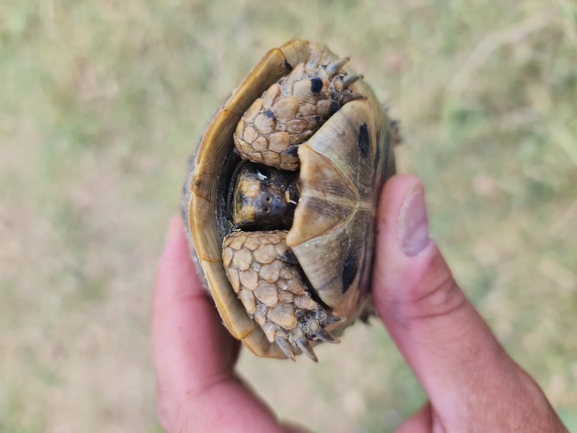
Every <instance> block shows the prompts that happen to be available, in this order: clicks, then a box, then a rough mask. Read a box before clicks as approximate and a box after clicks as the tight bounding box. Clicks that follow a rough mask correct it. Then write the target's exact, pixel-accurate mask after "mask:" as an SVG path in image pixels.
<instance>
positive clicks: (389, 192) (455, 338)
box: [373, 175, 518, 412]
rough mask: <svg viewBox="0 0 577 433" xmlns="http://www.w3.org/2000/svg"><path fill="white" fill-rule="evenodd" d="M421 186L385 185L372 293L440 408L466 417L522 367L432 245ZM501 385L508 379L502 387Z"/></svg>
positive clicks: (394, 181)
mask: <svg viewBox="0 0 577 433" xmlns="http://www.w3.org/2000/svg"><path fill="white" fill-rule="evenodd" d="M423 194H424V193H423V186H422V184H421V182H420V181H419V180H418V179H417V178H415V177H413V176H408V175H399V176H394V177H393V178H391V179H390V180H389V182H387V184H386V185H385V188H384V190H383V192H382V195H381V199H380V204H379V216H378V223H377V224H378V238H377V249H376V261H375V272H374V286H373V293H374V298H375V304H376V307H377V310H378V312H379V315H380V317H382V319H383V322H384V323H385V325H386V327H387V328H388V329H389V332H390V333H391V336H392V338H393V339H394V340H395V342H396V344H397V346H398V348H399V349H400V351H401V352H402V354H403V356H404V357H405V359H406V360H407V362H408V363H409V365H410V366H411V368H412V369H413V370H414V372H415V374H416V375H417V377H418V378H419V380H420V382H421V384H422V385H423V387H424V389H425V391H426V392H427V394H428V396H429V398H430V399H431V402H432V403H433V406H434V407H435V409H436V410H440V411H441V412H443V410H446V411H452V410H455V408H458V409H459V410H461V409H462V410H463V411H466V410H468V408H467V404H466V402H467V401H470V400H471V399H472V398H475V396H476V395H480V394H483V395H484V396H486V395H487V393H486V391H487V388H488V387H497V388H500V389H501V388H502V387H503V386H505V385H504V384H505V383H510V381H509V378H510V376H511V375H514V374H516V372H517V371H518V368H517V366H516V365H515V364H514V363H513V362H512V361H511V360H510V358H509V357H508V356H507V355H506V354H505V352H504V351H503V350H502V349H501V347H500V345H499V344H498V343H497V341H496V340H495V338H494V337H493V335H492V334H491V332H490V330H489V328H488V327H487V325H486V324H485V322H484V321H483V320H482V318H481V317H480V316H479V314H478V313H477V312H476V311H475V309H474V308H473V306H472V305H471V304H470V303H469V301H468V300H467V299H466V297H465V295H464V294H463V292H462V291H461V289H460V288H459V287H458V285H457V284H456V282H455V280H454V279H453V276H452V275H451V272H450V270H449V268H448V266H447V264H446V263H445V261H444V259H443V257H442V256H441V254H440V252H439V250H438V248H437V246H436V244H435V242H434V241H433V240H431V239H430V237H429V232H428V226H427V215H426V211H425V202H424V195H423ZM499 381H502V382H501V383H499Z"/></svg>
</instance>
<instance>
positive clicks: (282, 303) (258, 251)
mask: <svg viewBox="0 0 577 433" xmlns="http://www.w3.org/2000/svg"><path fill="white" fill-rule="evenodd" d="M286 235H287V232H286V231H284V230H276V231H263V232H243V231H238V232H234V233H231V234H230V235H229V236H227V237H226V238H225V240H224V244H223V264H224V268H225V270H226V274H227V277H228V279H229V280H230V282H231V285H232V287H233V289H234V291H235V292H236V293H237V294H238V297H239V299H240V300H241V302H242V303H243V305H244V307H245V308H246V311H247V312H248V313H249V315H250V316H251V317H252V318H253V319H254V320H255V321H256V322H257V323H258V324H259V325H260V326H261V328H262V329H263V331H264V333H265V334H266V336H267V338H268V340H269V341H270V342H271V343H272V342H275V341H276V342H277V344H278V345H279V346H280V347H281V349H282V350H283V351H284V352H285V354H286V355H287V357H289V358H291V359H292V360H293V361H294V354H293V352H297V353H298V351H299V350H301V351H303V352H304V353H306V354H307V355H308V356H309V357H310V358H311V359H313V360H314V361H317V358H316V355H315V354H314V351H313V349H312V345H311V343H310V342H311V341H328V342H332V343H337V342H338V340H337V339H336V338H334V337H333V336H331V335H330V334H329V333H328V332H327V331H325V330H324V327H325V326H327V325H328V324H329V323H334V322H338V321H340V320H341V319H339V318H337V317H333V316H330V315H329V314H327V312H326V310H325V309H324V308H323V307H322V306H321V305H319V304H318V303H317V302H316V301H315V300H313V299H312V297H311V295H310V294H309V292H308V291H307V287H306V284H305V283H304V282H303V280H302V278H301V270H300V269H299V266H298V264H297V262H296V259H295V257H294V256H293V254H292V252H291V250H290V249H289V248H288V247H287V246H286V243H285V238H286Z"/></svg>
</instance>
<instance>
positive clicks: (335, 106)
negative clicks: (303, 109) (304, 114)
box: [329, 101, 341, 115]
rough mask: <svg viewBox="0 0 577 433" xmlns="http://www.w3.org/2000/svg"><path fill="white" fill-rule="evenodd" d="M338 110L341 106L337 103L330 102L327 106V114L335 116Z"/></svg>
mask: <svg viewBox="0 0 577 433" xmlns="http://www.w3.org/2000/svg"><path fill="white" fill-rule="evenodd" d="M339 108H341V106H340V105H339V103H338V102H337V101H331V105H329V114H330V115H332V114H335V113H336V112H337V111H339Z"/></svg>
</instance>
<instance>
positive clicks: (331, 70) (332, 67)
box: [325, 57, 351, 77]
mask: <svg viewBox="0 0 577 433" xmlns="http://www.w3.org/2000/svg"><path fill="white" fill-rule="evenodd" d="M350 61H351V58H350V57H345V58H344V59H339V60H337V61H334V62H332V63H329V64H328V65H327V66H326V68H325V69H326V71H327V74H328V75H329V77H332V76H333V75H335V74H336V73H337V72H339V71H340V70H341V68H342V67H343V66H345V65H346V64H347V63H349V62H350Z"/></svg>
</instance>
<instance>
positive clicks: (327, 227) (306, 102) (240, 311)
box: [183, 40, 396, 361]
mask: <svg viewBox="0 0 577 433" xmlns="http://www.w3.org/2000/svg"><path fill="white" fill-rule="evenodd" d="M348 61H349V59H340V58H338V57H336V56H335V55H334V54H333V53H331V52H330V51H329V50H328V49H326V48H324V47H319V46H317V45H315V44H313V43H311V42H308V41H305V40H294V41H291V42H289V43H287V44H285V45H283V46H282V47H280V48H278V49H272V50H271V51H269V52H268V53H267V54H266V55H265V57H264V58H263V59H262V60H261V61H260V63H259V64H258V65H256V67H255V68H254V69H253V70H252V71H251V72H250V73H249V75H248V77H247V78H246V79H245V80H244V82H243V83H242V84H241V85H240V86H239V87H238V88H237V89H236V90H235V91H234V92H233V93H232V95H231V96H230V97H229V98H228V99H227V101H226V102H225V103H224V105H223V106H222V107H221V108H220V109H219V111H218V112H217V113H216V115H215V117H214V118H213V119H212V121H211V122H210V124H209V126H208V129H207V130H206V132H205V134H204V136H203V137H202V139H201V140H200V144H199V146H198V149H197V151H196V154H195V155H194V156H193V157H192V159H191V163H190V167H189V172H188V176H187V180H186V183H185V186H184V197H183V218H184V222H185V226H186V229H187V234H188V237H189V241H190V244H191V250H192V255H193V259H194V260H195V263H196V265H197V268H198V271H199V273H200V275H201V278H202V279H203V282H204V284H205V285H206V286H207V287H208V288H209V289H210V291H211V293H212V296H213V298H214V301H215V303H216V306H217V308H218V311H219V313H220V315H221V317H222V320H223V322H224V325H225V326H226V327H227V329H228V330H229V331H230V333H231V334H232V335H233V336H234V337H236V338H238V339H240V340H242V342H243V343H244V344H245V345H246V346H247V347H248V348H249V349H250V350H251V351H252V352H254V353H255V354H256V355H258V356H263V357H272V358H290V359H292V360H293V361H294V360H295V355H299V354H300V353H305V354H307V355H308V356H309V357H310V358H311V359H313V360H314V361H317V357H316V355H315V353H314V350H313V346H314V345H316V344H318V343H320V342H331V343H338V342H339V340H338V339H337V337H336V336H338V335H340V334H341V333H342V331H343V330H344V328H346V327H347V326H349V325H350V324H352V323H353V321H354V320H355V319H357V318H359V317H361V318H362V317H363V315H366V314H367V311H368V310H370V302H371V301H370V292H369V290H370V287H369V285H370V277H371V268H372V259H373V246H374V221H375V212H376V203H377V198H378V194H379V191H380V190H381V187H382V185H383V183H384V181H385V179H386V178H388V177H389V176H391V175H392V174H393V173H394V171H395V164H394V158H393V153H392V151H391V143H392V142H393V141H394V140H395V137H396V135H395V132H396V131H395V128H394V125H393V126H392V125H391V122H390V120H389V119H388V118H387V116H386V114H385V113H384V112H383V110H382V109H381V106H380V105H379V103H378V102H377V100H376V98H375V96H374V94H373V92H372V90H371V89H370V87H369V86H368V85H367V84H365V82H364V81H363V80H362V76H359V75H355V74H354V73H353V72H352V71H351V70H350V69H349V68H348V67H347V66H346V64H347V63H348Z"/></svg>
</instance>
